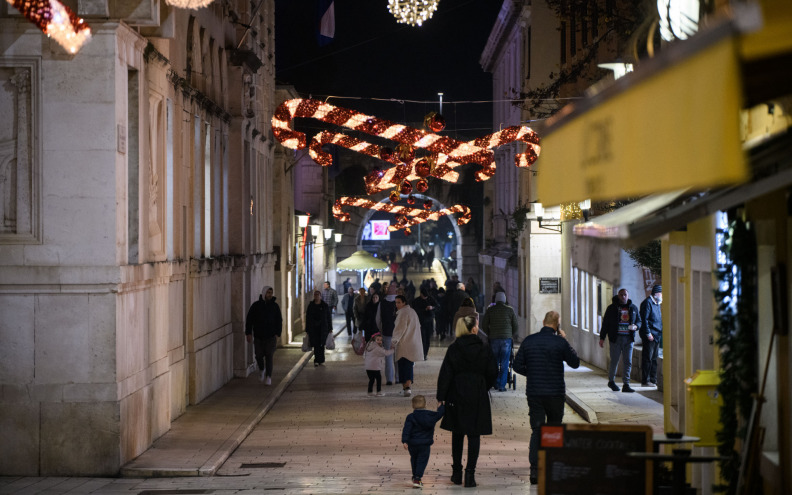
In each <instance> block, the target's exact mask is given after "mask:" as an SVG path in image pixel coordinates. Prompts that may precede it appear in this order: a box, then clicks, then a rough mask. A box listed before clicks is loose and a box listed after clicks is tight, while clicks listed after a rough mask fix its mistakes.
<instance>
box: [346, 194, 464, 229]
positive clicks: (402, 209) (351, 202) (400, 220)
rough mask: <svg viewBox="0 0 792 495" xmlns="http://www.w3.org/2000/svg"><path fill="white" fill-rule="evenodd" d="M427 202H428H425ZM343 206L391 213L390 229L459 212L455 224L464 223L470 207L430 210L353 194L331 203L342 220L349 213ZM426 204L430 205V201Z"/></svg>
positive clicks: (458, 206)
mask: <svg viewBox="0 0 792 495" xmlns="http://www.w3.org/2000/svg"><path fill="white" fill-rule="evenodd" d="M427 203H429V202H427ZM344 206H356V207H359V208H366V209H369V210H374V211H383V212H386V213H393V214H395V215H396V216H397V221H396V223H395V224H394V225H391V226H390V227H388V230H390V231H392V232H393V231H396V230H399V229H403V228H407V227H409V226H411V225H416V224H419V223H423V222H426V221H428V220H435V221H436V220H439V219H440V217H441V216H447V215H453V214H454V213H461V214H462V215H461V216H460V217H459V218H457V219H456V221H457V225H464V224H466V223H468V222H469V221H470V218H471V215H470V208H468V207H467V206H464V205H454V206H452V207H450V208H443V209H442V210H436V211H432V210H429V209H423V210H422V209H418V208H410V207H407V206H402V205H397V204H394V203H392V202H391V203H388V202H379V203H377V202H374V201H371V200H369V199H365V198H356V197H353V196H343V197H341V198H338V199H337V200H336V202H335V203H334V204H333V216H334V217H335V218H336V219H338V220H340V221H342V222H348V221H349V220H350V214H349V213H346V212H344V211H343V210H342V208H343V207H344ZM427 206H430V207H431V203H429V204H428V205H427Z"/></svg>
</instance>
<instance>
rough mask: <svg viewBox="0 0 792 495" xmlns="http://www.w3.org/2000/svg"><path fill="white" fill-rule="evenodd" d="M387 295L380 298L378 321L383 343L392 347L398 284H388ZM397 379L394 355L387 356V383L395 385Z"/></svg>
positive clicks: (386, 347)
mask: <svg viewBox="0 0 792 495" xmlns="http://www.w3.org/2000/svg"><path fill="white" fill-rule="evenodd" d="M386 294H387V295H386V296H385V297H384V298H382V299H380V303H379V309H378V311H377V322H378V324H379V328H380V331H381V332H382V345H384V346H385V349H390V348H391V344H392V341H393V329H394V327H395V326H396V284H388V292H387V293H386ZM395 381H396V372H395V369H394V359H393V356H388V357H387V358H385V385H393V382H395Z"/></svg>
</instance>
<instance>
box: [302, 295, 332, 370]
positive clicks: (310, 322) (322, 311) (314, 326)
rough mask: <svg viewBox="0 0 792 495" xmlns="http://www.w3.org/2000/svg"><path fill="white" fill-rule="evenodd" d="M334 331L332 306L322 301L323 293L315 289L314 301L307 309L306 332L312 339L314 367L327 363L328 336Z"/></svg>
mask: <svg viewBox="0 0 792 495" xmlns="http://www.w3.org/2000/svg"><path fill="white" fill-rule="evenodd" d="M332 331H333V323H332V315H331V313H330V306H328V305H327V303H326V302H324V301H322V293H321V292H320V291H318V290H315V291H314V298H313V301H311V302H310V303H308V307H307V308H306V310H305V332H306V333H307V334H308V338H309V339H310V340H311V347H313V350H314V367H316V366H324V363H325V342H327V336H328V335H329V334H330V333H331V332H332Z"/></svg>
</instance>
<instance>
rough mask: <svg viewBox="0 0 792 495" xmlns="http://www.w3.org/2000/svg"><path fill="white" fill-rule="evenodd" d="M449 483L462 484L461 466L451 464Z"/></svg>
mask: <svg viewBox="0 0 792 495" xmlns="http://www.w3.org/2000/svg"><path fill="white" fill-rule="evenodd" d="M451 469H452V471H451V483H453V484H455V485H461V484H462V466H451Z"/></svg>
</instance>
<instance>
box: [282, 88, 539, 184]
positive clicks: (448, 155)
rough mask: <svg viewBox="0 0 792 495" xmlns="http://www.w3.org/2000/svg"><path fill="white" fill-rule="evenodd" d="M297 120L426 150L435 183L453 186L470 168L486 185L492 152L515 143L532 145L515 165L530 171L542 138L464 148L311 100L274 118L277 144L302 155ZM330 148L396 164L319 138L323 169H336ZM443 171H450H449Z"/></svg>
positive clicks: (502, 138)
mask: <svg viewBox="0 0 792 495" xmlns="http://www.w3.org/2000/svg"><path fill="white" fill-rule="evenodd" d="M297 117H303V118H314V119H317V120H321V121H323V122H328V123H331V124H335V125H338V126H341V127H347V128H349V129H353V130H356V131H360V132H364V133H366V134H371V135H373V136H377V137H380V138H385V139H389V140H392V141H396V142H398V143H401V144H402V145H407V146H411V147H414V148H421V149H425V150H426V151H428V152H429V153H430V154H431V155H432V156H433V157H435V158H436V162H437V166H439V167H440V168H439V169H438V171H437V173H433V174H432V175H433V176H435V177H438V175H439V177H438V178H442V179H444V180H448V181H452V182H455V181H456V179H457V178H458V174H449V170H448V169H453V168H455V167H458V166H460V165H463V164H466V163H477V164H479V165H481V167H482V168H481V170H478V171H477V172H476V180H479V181H483V180H487V179H488V178H490V177H492V175H494V173H495V157H494V154H493V153H492V151H490V148H494V147H497V146H501V145H503V144H507V143H510V142H513V141H521V142H524V143H525V144H526V145H527V150H526V152H525V153H521V154H518V155H517V156H516V158H515V164H516V165H517V166H518V167H530V165H531V164H533V163H534V162H535V161H536V159H537V158H538V156H539V151H540V148H539V137H538V136H537V134H536V133H535V132H534V131H533V130H531V129H530V128H528V127H524V126H514V127H508V128H506V129H503V130H502V131H499V132H496V133H493V134H488V135H486V136H484V137H481V138H478V139H474V140H472V141H468V142H462V141H457V140H455V139H453V138H450V137H448V136H440V135H438V134H434V133H430V132H427V131H423V130H420V129H415V128H412V127H408V126H405V125H401V124H395V123H393V122H390V121H387V120H383V119H378V118H376V117H372V116H369V115H366V114H363V113H360V112H357V111H355V110H349V109H345V108H340V107H336V106H333V105H330V104H328V103H324V102H322V101H319V100H310V99H294V100H287V101H285V102H283V103H282V104H281V105H280V106H278V108H277V109H276V110H275V114H274V116H273V117H272V132H273V135H274V136H275V138H276V139H277V140H278V141H280V142H281V143H282V144H283V145H284V146H286V147H287V148H291V149H303V148H305V147H306V146H307V142H306V136H305V134H303V133H302V132H297V131H295V130H293V129H291V128H290V127H289V124H290V123H291V121H292V120H293V119H294V118H297ZM329 142H333V143H334V144H338V145H341V146H346V147H349V149H353V150H355V151H358V152H360V153H364V154H367V155H369V156H377V157H378V158H381V159H383V160H385V161H388V162H390V163H396V162H394V158H393V156H392V155H390V154H388V155H387V156H384V155H383V153H382V151H383V149H382V148H379V147H378V146H375V145H373V144H370V143H366V142H364V141H361V140H353V139H347V140H345V139H343V135H334V134H332V133H320V134H319V135H317V136H316V137H315V138H314V141H313V142H312V143H311V147H310V150H309V152H310V154H311V157H312V158H313V159H314V161H316V162H317V163H318V164H320V165H322V166H329V165H330V164H331V163H332V158H331V156H330V154H329V153H327V152H325V151H323V150H322V149H321V146H322V144H326V143H329ZM400 160H401V161H404V158H403V157H400ZM410 161H411V159H410ZM399 163H401V162H399ZM444 165H445V166H447V167H448V168H444ZM384 188H385V187H383V188H380V189H379V190H382V189H384Z"/></svg>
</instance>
